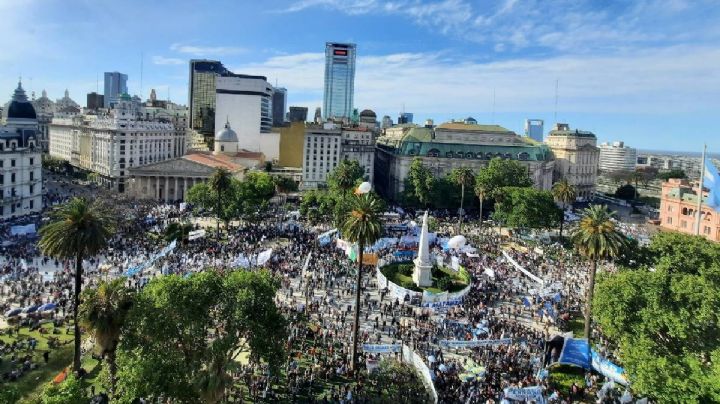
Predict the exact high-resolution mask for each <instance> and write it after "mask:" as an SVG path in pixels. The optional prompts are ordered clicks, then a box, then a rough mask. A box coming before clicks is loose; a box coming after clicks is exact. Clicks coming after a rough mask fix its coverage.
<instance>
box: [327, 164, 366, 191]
mask: <svg viewBox="0 0 720 404" xmlns="http://www.w3.org/2000/svg"><path fill="white" fill-rule="evenodd" d="M364 176H365V170H364V169H363V167H361V166H360V163H358V162H357V160H342V161H341V162H340V163H339V164H338V165H337V166H336V167H335V169H333V170H332V172H331V173H330V175H328V179H327V183H328V186H329V187H330V189H331V190H334V191H340V192H348V191H351V190H352V189H353V188H355V187H356V186H357V185H359V184H360V183H361V182H362V179H363V177H364Z"/></svg>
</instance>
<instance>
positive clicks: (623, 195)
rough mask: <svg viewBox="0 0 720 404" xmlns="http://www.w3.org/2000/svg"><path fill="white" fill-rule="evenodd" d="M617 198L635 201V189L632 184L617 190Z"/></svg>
mask: <svg viewBox="0 0 720 404" xmlns="http://www.w3.org/2000/svg"><path fill="white" fill-rule="evenodd" d="M615 197H616V198H620V199H624V200H626V201H629V200H631V199H635V187H634V186H632V185H630V184H624V185H621V186H619V187H618V189H616V190H615Z"/></svg>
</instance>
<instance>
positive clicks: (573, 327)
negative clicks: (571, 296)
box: [567, 317, 585, 338]
mask: <svg viewBox="0 0 720 404" xmlns="http://www.w3.org/2000/svg"><path fill="white" fill-rule="evenodd" d="M567 325H568V331H572V332H573V336H574V337H575V338H582V336H583V334H584V333H585V319H584V318H582V317H580V318H573V319H571V320H570V321H568V324H567Z"/></svg>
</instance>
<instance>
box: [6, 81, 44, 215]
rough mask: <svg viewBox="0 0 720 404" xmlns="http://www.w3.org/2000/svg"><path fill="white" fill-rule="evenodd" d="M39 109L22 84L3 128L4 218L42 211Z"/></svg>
mask: <svg viewBox="0 0 720 404" xmlns="http://www.w3.org/2000/svg"><path fill="white" fill-rule="evenodd" d="M37 136H38V123H37V116H36V113H35V108H33V106H32V104H31V103H30V102H29V101H28V99H27V96H26V95H25V91H24V90H23V88H22V85H21V84H20V83H18V87H17V89H16V90H15V94H14V95H13V98H12V101H11V102H10V104H8V107H7V112H6V121H5V124H4V125H2V126H0V218H2V219H7V218H10V217H15V216H22V215H26V214H29V213H35V212H39V211H41V210H42V160H41V156H40V151H41V149H40V144H39V143H38V140H37Z"/></svg>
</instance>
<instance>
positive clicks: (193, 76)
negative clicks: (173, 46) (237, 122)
mask: <svg viewBox="0 0 720 404" xmlns="http://www.w3.org/2000/svg"><path fill="white" fill-rule="evenodd" d="M228 74H230V71H229V70H228V69H226V68H225V66H223V64H222V63H220V62H219V61H217V60H205V59H192V60H190V78H189V81H188V86H189V88H188V108H189V111H188V112H189V125H190V129H193V130H195V131H198V132H200V133H202V134H203V135H205V136H210V137H212V136H214V135H215V79H216V78H217V77H220V76H227V75H228ZM224 123H225V122H224V121H223V124H224ZM220 127H222V126H220Z"/></svg>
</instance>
